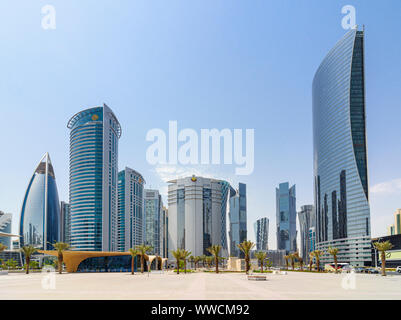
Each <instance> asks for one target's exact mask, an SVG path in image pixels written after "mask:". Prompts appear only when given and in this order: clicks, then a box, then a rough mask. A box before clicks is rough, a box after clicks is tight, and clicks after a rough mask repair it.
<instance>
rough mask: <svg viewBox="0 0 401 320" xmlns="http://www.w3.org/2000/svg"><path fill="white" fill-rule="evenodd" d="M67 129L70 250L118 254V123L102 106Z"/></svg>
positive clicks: (81, 115) (85, 113)
mask: <svg viewBox="0 0 401 320" xmlns="http://www.w3.org/2000/svg"><path fill="white" fill-rule="evenodd" d="M67 127H68V128H69V129H70V130H71V131H70V215H71V246H72V247H73V248H74V249H75V250H89V251H117V248H118V212H117V180H118V139H119V138H120V137H121V126H120V123H119V122H118V120H117V118H116V116H115V115H114V113H113V112H112V111H111V109H110V108H109V107H108V106H107V105H105V104H104V105H103V106H99V107H94V108H90V109H86V110H83V111H81V112H79V113H77V114H75V115H74V116H73V117H72V118H71V119H70V121H69V122H68V125H67Z"/></svg>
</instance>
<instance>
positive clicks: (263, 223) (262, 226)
mask: <svg viewBox="0 0 401 320" xmlns="http://www.w3.org/2000/svg"><path fill="white" fill-rule="evenodd" d="M253 227H254V230H255V240H256V250H268V241H269V219H268V218H261V219H258V220H256V222H255V223H254V225H253Z"/></svg>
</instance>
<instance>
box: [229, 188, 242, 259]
mask: <svg viewBox="0 0 401 320" xmlns="http://www.w3.org/2000/svg"><path fill="white" fill-rule="evenodd" d="M246 218H247V212H246V184H244V183H240V184H239V185H238V190H237V192H236V193H235V195H234V196H232V197H230V208H229V221H230V225H229V231H228V234H229V240H230V250H229V254H230V256H232V257H240V258H244V253H243V252H242V251H241V250H240V249H239V248H238V244H240V243H241V242H243V241H245V240H247V223H246Z"/></svg>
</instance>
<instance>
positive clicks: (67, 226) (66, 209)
mask: <svg viewBox="0 0 401 320" xmlns="http://www.w3.org/2000/svg"><path fill="white" fill-rule="evenodd" d="M60 216H61V219H60V221H61V224H60V241H62V242H65V243H68V244H70V243H71V213H70V204H69V203H66V202H64V201H61V204H60Z"/></svg>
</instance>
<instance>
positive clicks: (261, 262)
mask: <svg viewBox="0 0 401 320" xmlns="http://www.w3.org/2000/svg"><path fill="white" fill-rule="evenodd" d="M260 273H263V261H260Z"/></svg>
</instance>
